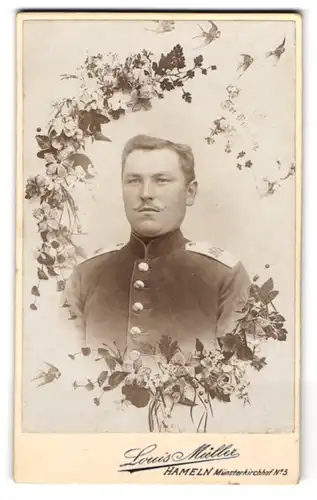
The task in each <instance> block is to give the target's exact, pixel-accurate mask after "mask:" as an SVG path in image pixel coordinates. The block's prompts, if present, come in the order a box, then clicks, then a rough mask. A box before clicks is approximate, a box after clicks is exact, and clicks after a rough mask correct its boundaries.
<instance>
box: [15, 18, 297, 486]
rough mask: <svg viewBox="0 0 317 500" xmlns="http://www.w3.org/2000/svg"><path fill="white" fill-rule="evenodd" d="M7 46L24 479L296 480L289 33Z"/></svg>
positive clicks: (91, 25)
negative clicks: (14, 114) (10, 54)
mask: <svg viewBox="0 0 317 500" xmlns="http://www.w3.org/2000/svg"><path fill="white" fill-rule="evenodd" d="M17 37H18V43H17V74H18V76H17V94H18V97H17V105H18V106H17V107H18V122H17V130H18V155H17V160H18V167H17V172H18V173H17V264H16V266H17V301H16V391H15V394H16V404H15V474H16V479H17V480H18V481H26V482H28V481H33V482H34V481H35V482H67V481H69V482H72V481H75V482H111V481H112V482H141V483H142V482H166V483H168V482H171V483H175V482H177V481H178V482H188V483H190V482H192V481H193V479H195V480H197V479H198V480H200V482H204V483H208V482H209V483H217V482H218V483H219V482H220V483H221V482H222V483H230V482H239V483H240V482H241V483H242V482H250V483H251V482H266V483H274V482H275V483H283V482H284V483H287V482H296V481H298V474H299V472H298V467H299V466H298V439H299V419H298V415H299V407H298V405H299V392H298V391H299V341H300V340H299V336H300V296H299V290H300V274H299V271H300V225H301V217H300V213H301V199H300V195H301V18H300V16H299V15H295V14H285V13H284V14H277V13H275V14H268V13H266V14H259V13H258V14H247V13H244V14H230V13H226V14H220V13H217V14H213V13H209V14H206V13H204V14H202V13H195V14H189V13H186V14H185V13H183V14H182V13H174V14H173V13H164V12H161V13H151V12H147V13H111V14H110V13H100V14H98V13H94V14H92V13H80V14H79V13H78V14H76V13H70V12H69V13H57V12H54V13H53V12H52V13H48V12H46V13H20V14H18V16H17ZM171 434H173V436H172V435H171ZM279 440H282V441H279ZM279 443H280V444H279ZM84 452H86V453H84ZM61 457H62V458H61ZM223 460H229V462H228V461H227V462H226V464H225V465H223ZM39 462H41V463H39ZM95 462H96V463H95ZM200 462H204V463H203V464H202V465H199V463H200ZM211 462H212V463H211ZM87 464H89V465H87ZM154 464H155V465H154ZM158 464H159V465H158ZM193 464H194V465H193ZM197 464H198V465H197ZM147 469H150V470H147ZM193 470H194V471H196V472H195V473H192V471H193ZM234 470H236V471H237V472H236V473H234V472H232V471H234ZM182 471H183V472H182ZM186 471H187V472H186ZM197 471H198V472H197ZM226 471H227V472H226ZM230 471H231V472H232V474H231V472H230ZM259 471H260V472H259ZM145 472H146V474H145ZM256 472H258V474H257V473H256ZM195 476H201V478H197V477H195ZM232 476H234V477H232ZM236 476H239V477H236Z"/></svg>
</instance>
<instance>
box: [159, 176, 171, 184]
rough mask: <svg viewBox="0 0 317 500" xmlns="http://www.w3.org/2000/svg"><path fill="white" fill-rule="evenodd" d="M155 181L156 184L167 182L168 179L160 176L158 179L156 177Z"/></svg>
mask: <svg viewBox="0 0 317 500" xmlns="http://www.w3.org/2000/svg"><path fill="white" fill-rule="evenodd" d="M156 182H157V183H158V184H167V182H170V179H165V178H164V177H161V178H159V179H156Z"/></svg>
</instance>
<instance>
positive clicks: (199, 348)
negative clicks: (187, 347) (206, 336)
mask: <svg viewBox="0 0 317 500" xmlns="http://www.w3.org/2000/svg"><path fill="white" fill-rule="evenodd" d="M204 347H205V346H204V344H203V343H202V342H201V341H200V340H199V339H196V345H195V349H196V351H198V352H202V351H203V350H204Z"/></svg>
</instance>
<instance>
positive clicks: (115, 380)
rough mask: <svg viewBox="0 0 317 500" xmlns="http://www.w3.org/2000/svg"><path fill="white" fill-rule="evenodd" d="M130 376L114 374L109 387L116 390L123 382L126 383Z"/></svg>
mask: <svg viewBox="0 0 317 500" xmlns="http://www.w3.org/2000/svg"><path fill="white" fill-rule="evenodd" d="M127 375H128V372H113V373H112V374H111V375H110V377H109V385H110V387H112V389H114V388H115V387H117V386H118V385H119V384H121V382H123V381H124V379H125V378H126V376H127Z"/></svg>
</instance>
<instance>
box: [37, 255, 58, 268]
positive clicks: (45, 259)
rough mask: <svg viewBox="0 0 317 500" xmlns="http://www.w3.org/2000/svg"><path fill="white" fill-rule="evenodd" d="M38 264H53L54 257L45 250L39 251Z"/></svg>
mask: <svg viewBox="0 0 317 500" xmlns="http://www.w3.org/2000/svg"><path fill="white" fill-rule="evenodd" d="M37 261H38V263H39V264H43V265H44V266H53V264H54V262H55V259H54V257H52V256H51V255H49V254H48V253H46V252H41V255H40V256H39V257H38V258H37Z"/></svg>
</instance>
